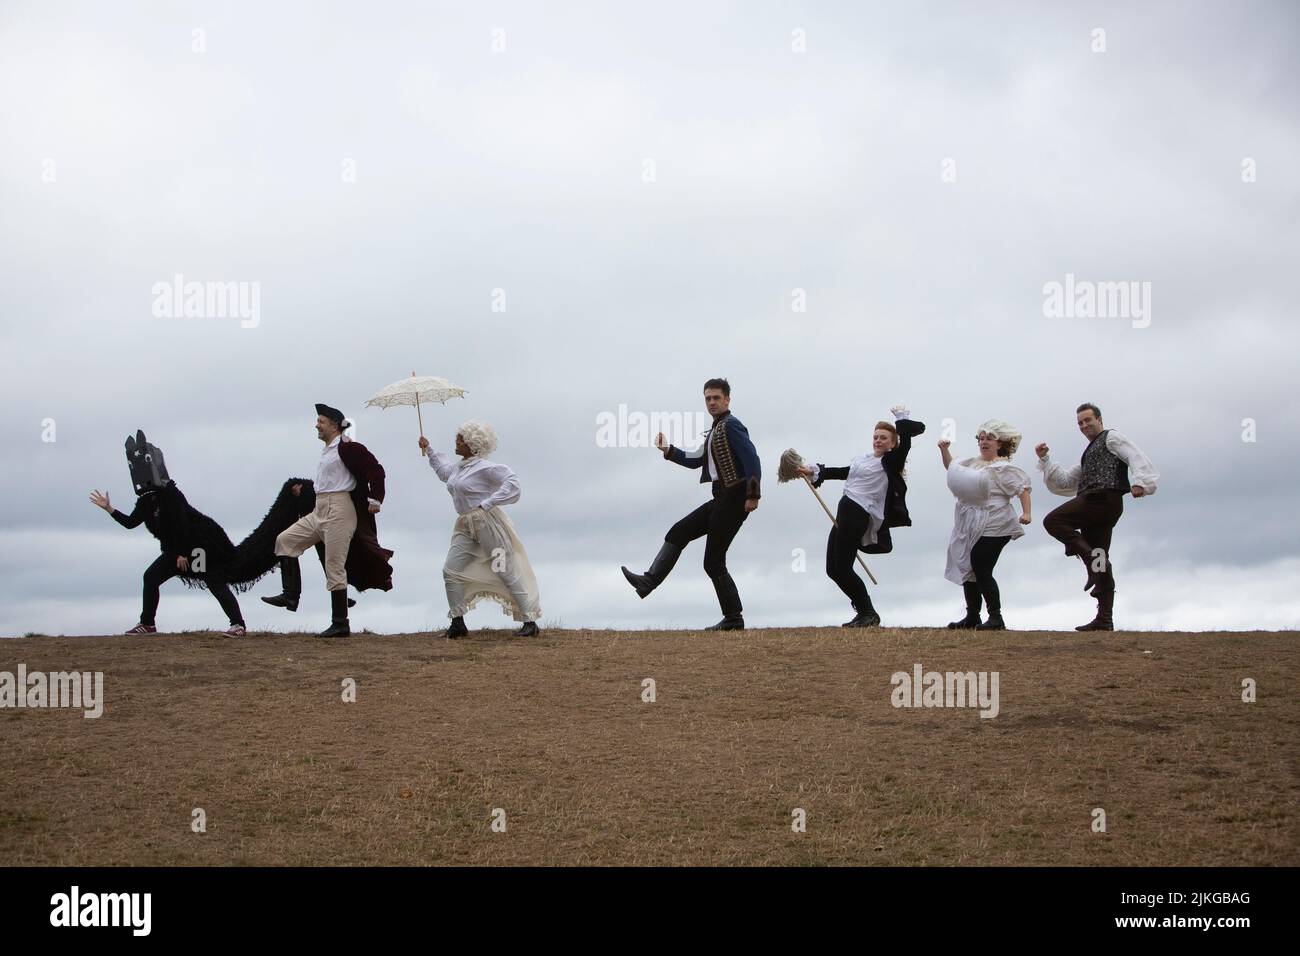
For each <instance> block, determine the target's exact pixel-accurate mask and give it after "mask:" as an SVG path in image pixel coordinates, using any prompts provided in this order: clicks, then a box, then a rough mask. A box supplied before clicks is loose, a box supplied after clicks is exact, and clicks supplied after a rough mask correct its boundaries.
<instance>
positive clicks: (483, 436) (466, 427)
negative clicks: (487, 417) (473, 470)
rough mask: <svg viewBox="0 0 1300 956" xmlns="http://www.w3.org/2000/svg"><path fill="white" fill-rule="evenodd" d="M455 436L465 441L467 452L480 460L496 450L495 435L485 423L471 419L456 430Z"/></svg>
mask: <svg viewBox="0 0 1300 956" xmlns="http://www.w3.org/2000/svg"><path fill="white" fill-rule="evenodd" d="M456 434H457V435H459V436H460V437H461V438H463V439H464V440H465V444H466V445H468V446H469V450H470V451H472V452H473V453H474V454H475V455H478V456H479V457H480V458H486V457H487V456H488V455H490V454H492V452H494V451H496V448H497V433H496V432H494V431H493V430H492V426H491V425H489V424H488V423H487V422H481V421H478V420H477V419H473V418H471V419H470V420H469V421H467V422H464V423H462V424H461V426H460V427H459V428H457V429H456Z"/></svg>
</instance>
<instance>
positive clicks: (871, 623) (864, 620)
mask: <svg viewBox="0 0 1300 956" xmlns="http://www.w3.org/2000/svg"><path fill="white" fill-rule="evenodd" d="M879 623H880V615H879V614H877V613H876V612H875V611H874V610H871V609H867V610H865V611H859V612H858V613H857V616H855V617H854V618H853V620H851V621H845V622H844V623H843V624H842V625H841V626H842V627H875V626H876V625H877V624H879Z"/></svg>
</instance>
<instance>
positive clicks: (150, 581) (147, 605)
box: [140, 554, 244, 627]
mask: <svg viewBox="0 0 1300 956" xmlns="http://www.w3.org/2000/svg"><path fill="white" fill-rule="evenodd" d="M177 570H178V569H177V567H176V558H175V557H174V556H169V555H166V554H160V555H158V558H157V560H156V561H154V563H153V564H151V565H149V567H147V568H145V571H144V606H143V608H142V609H141V611H140V623H141V624H147V625H149V626H150V627H153V626H154V615H156V614H157V613H158V589H159V588H160V587H162V586H163V584H164V582H166V581H169V580H171V579H172V578H174V577H175V576H176V572H177ZM203 583H204V584H206V585H207V586H208V590H209V591H211V592H212V596H213V597H214V598H216V599H217V603H218V604H220V605H221V610H223V611H225V612H226V617H228V618H229V619H230V623H231V624H243V623H244V616H243V615H242V614H240V613H239V602H238V601H236V600H235V595H234V594H232V593H231V592H230V586H229V585H228V584H226V582H225V581H217V580H214V579H212V578H204V579H203Z"/></svg>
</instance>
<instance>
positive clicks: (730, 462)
mask: <svg viewBox="0 0 1300 956" xmlns="http://www.w3.org/2000/svg"><path fill="white" fill-rule="evenodd" d="M709 445H710V448H711V450H712V451H713V463H714V464H715V465H717V466H718V480H719V481H721V482H722V484H723V486H724V487H726V488H733V487H735V485H736V484H737V483H738V482H739V481H740V479H739V478H738V477H736V460H735V458H733V457H732V455H731V443H730V442H729V441H728V440H727V423H726V421H725V420H724V421H721V422H719V423H718V424H716V425H714V426H713V435H712V437H711V438H710V440H709Z"/></svg>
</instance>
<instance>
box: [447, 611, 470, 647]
mask: <svg viewBox="0 0 1300 956" xmlns="http://www.w3.org/2000/svg"><path fill="white" fill-rule="evenodd" d="M468 633H469V628H468V627H466V626H465V619H464V618H463V617H453V618H452V619H451V624H450V625H448V627H447V630H446V631H445V632H444V633H443V635H442V636H443V637H445V638H447V639H448V640H451V641H454V640H456V638H458V637H464V636H465V635H466V634H468Z"/></svg>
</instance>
